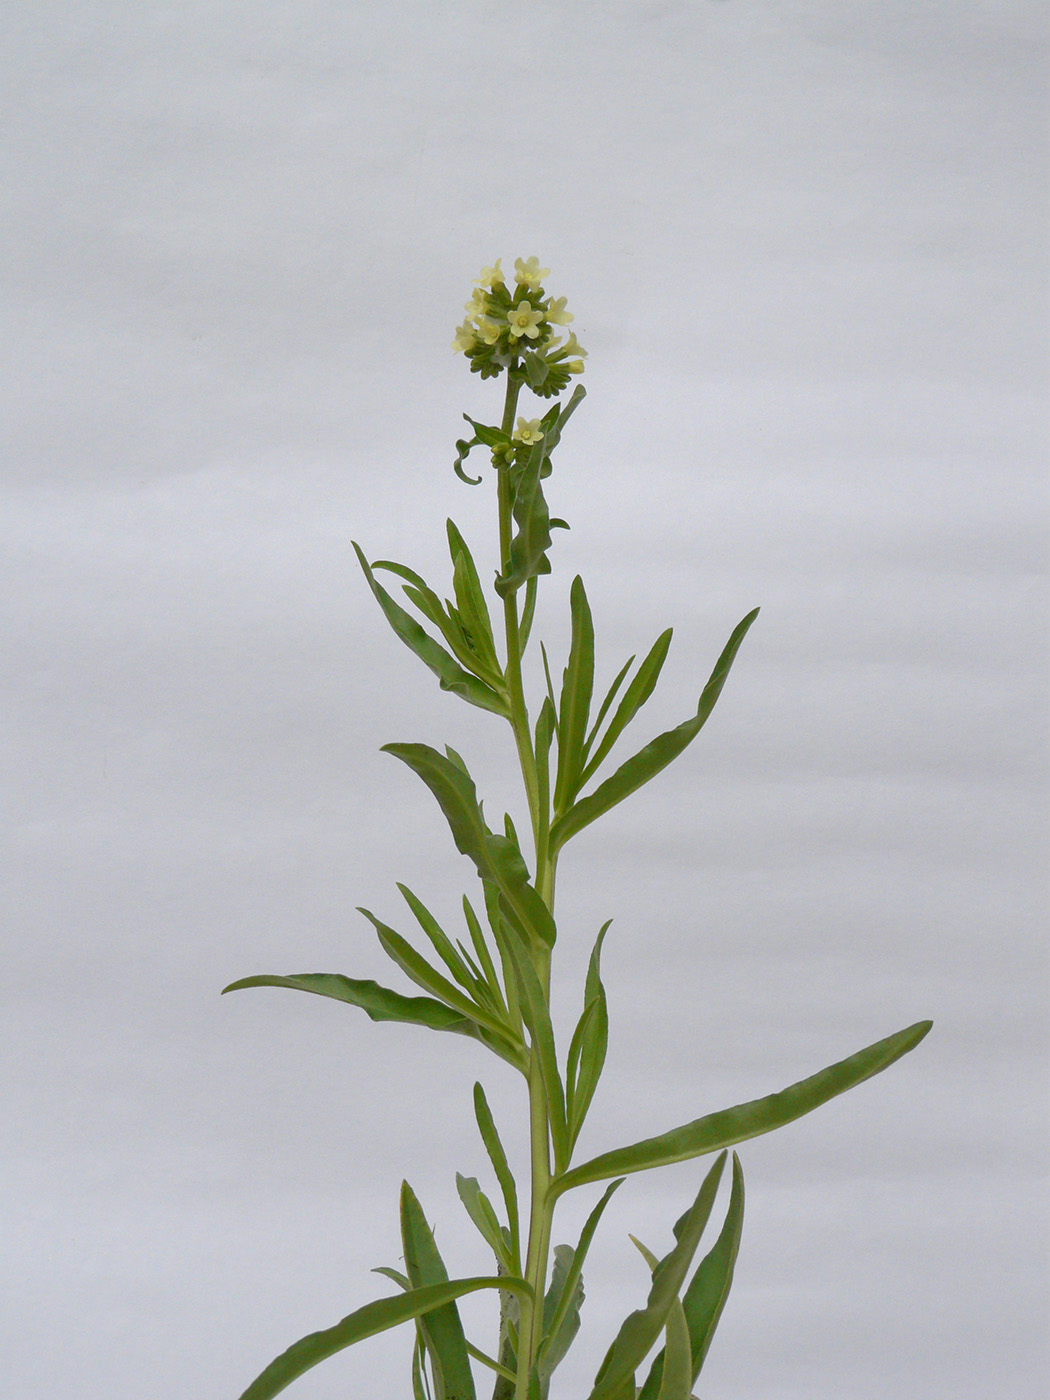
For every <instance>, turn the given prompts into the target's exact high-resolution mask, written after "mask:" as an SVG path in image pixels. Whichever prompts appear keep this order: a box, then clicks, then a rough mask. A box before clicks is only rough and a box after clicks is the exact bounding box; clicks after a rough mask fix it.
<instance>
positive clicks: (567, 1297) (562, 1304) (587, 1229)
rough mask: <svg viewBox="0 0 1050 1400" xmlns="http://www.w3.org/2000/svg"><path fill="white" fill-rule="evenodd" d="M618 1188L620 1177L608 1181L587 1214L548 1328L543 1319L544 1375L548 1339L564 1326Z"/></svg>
mask: <svg viewBox="0 0 1050 1400" xmlns="http://www.w3.org/2000/svg"><path fill="white" fill-rule="evenodd" d="M622 1184H623V1177H620V1179H619V1180H618V1181H611V1182H610V1183H609V1185H608V1186H607V1187H606V1188H605V1191H604V1192H603V1194H602V1198H601V1200H600V1201H599V1202H598V1204H597V1205H596V1206H595V1207H594V1209H593V1210H592V1211H591V1213H590V1215H588V1217H587V1219H586V1221H585V1222H584V1226H583V1229H582V1230H581V1231H580V1239H579V1243H578V1244H577V1245H576V1248H575V1249H574V1250H573V1251H572V1259H571V1261H570V1264H569V1269H568V1272H567V1274H566V1277H565V1283H564V1286H563V1287H562V1291H561V1295H560V1297H559V1299H558V1306H557V1308H556V1310H555V1313H554V1316H553V1317H552V1318H551V1320H550V1325H549V1326H547V1325H546V1318H545V1324H544V1325H545V1327H546V1336H545V1337H544V1340H543V1342H542V1343H541V1344H540V1348H539V1352H538V1354H537V1365H538V1366H539V1369H540V1370H541V1371H542V1372H543V1373H544V1374H545V1375H550V1373H551V1371H552V1370H553V1369H554V1367H553V1365H551V1366H548V1365H547V1362H546V1356H547V1350H548V1348H549V1347H550V1345H551V1340H550V1339H552V1338H554V1337H556V1336H558V1335H559V1333H560V1332H561V1328H562V1325H563V1324H564V1322H565V1319H566V1317H567V1315H568V1312H569V1309H570V1308H571V1306H572V1303H573V1299H574V1298H575V1297H576V1295H577V1286H578V1284H579V1283H580V1280H581V1278H582V1276H583V1265H584V1260H585V1259H586V1258H587V1251H588V1250H589V1249H590V1247H591V1241H592V1240H593V1239H594V1233H595V1231H596V1230H597V1228H598V1222H599V1221H600V1220H601V1218H602V1215H603V1213H604V1211H605V1207H606V1206H607V1205H608V1204H609V1201H610V1200H611V1199H612V1194H613V1192H614V1191H615V1190H616V1189H617V1187H619V1186H621V1185H622ZM581 1297H582V1290H581Z"/></svg>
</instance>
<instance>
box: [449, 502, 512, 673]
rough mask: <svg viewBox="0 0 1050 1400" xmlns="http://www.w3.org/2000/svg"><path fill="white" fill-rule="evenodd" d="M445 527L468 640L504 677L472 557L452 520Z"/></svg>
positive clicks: (455, 586) (479, 654) (490, 665)
mask: <svg viewBox="0 0 1050 1400" xmlns="http://www.w3.org/2000/svg"><path fill="white" fill-rule="evenodd" d="M445 529H446V532H447V534H448V547H449V553H450V554H451V556H452V586H453V588H454V589H455V593H456V606H457V608H458V609H459V615H460V619H461V621H462V623H463V626H464V627H465V628H466V631H467V635H468V640H469V641H470V642H471V643H472V645H473V649H474V650H475V652H476V653H477V655H478V657H479V659H480V660H481V661H482V662H483V664H484V665H485V666H487V667H488V668H489V669H490V670H492V671H494V672H495V673H496V674H497V675H499V676H502V668H501V667H500V664H499V658H498V657H497V655H496V643H495V641H494V639H493V634H492V618H491V616H490V615H489V609H488V604H487V603H486V602H485V594H484V593H483V591H482V588H481V579H480V578H479V577H478V571H477V567H476V565H475V563H474V559H473V556H472V555H471V552H470V550H469V549H468V548H467V545H466V541H465V540H464V539H463V536H462V535H461V534H460V533H459V530H458V529H457V528H456V526H455V524H454V523H453V521H451V520H449V521H446V524H445Z"/></svg>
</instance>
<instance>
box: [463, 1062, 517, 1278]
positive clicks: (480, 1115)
mask: <svg viewBox="0 0 1050 1400" xmlns="http://www.w3.org/2000/svg"><path fill="white" fill-rule="evenodd" d="M474 1116H475V1118H476V1119H477V1121H478V1132H479V1133H480V1134H481V1140H482V1142H483V1143H484V1144H485V1151H486V1152H487V1153H488V1154H489V1161H490V1162H491V1163H492V1169H493V1171H494V1172H495V1173H496V1180H497V1181H498V1182H499V1188H500V1191H502V1193H503V1204H504V1205H505V1206H506V1209H507V1222H508V1224H509V1226H510V1240H511V1246H510V1247H511V1253H512V1255H513V1258H514V1268H515V1269H517V1270H518V1271H519V1272H520V1270H521V1229H520V1223H519V1219H518V1188H517V1186H516V1184H515V1181H514V1177H513V1175H512V1173H511V1170H510V1166H509V1164H508V1162H507V1154H506V1152H504V1150H503V1143H502V1142H501V1141H500V1136H499V1133H498V1132H497V1131H496V1123H495V1120H494V1119H493V1117H492V1110H491V1109H490V1108H489V1104H488V1099H486V1097H485V1090H484V1089H483V1088H482V1087H481V1085H480V1084H475V1085H474Z"/></svg>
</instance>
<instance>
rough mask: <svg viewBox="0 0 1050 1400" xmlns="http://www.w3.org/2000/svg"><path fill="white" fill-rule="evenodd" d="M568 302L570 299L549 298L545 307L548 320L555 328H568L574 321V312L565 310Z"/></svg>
mask: <svg viewBox="0 0 1050 1400" xmlns="http://www.w3.org/2000/svg"><path fill="white" fill-rule="evenodd" d="M566 301H568V297H558V298H557V300H555V298H554V297H548V298H547V301H546V304H545V307H544V309H545V311H546V313H547V320H548V321H550V322H551V323H552V324H553V325H555V326H567V325H568V324H569V322H570V321H571V320H572V319H573V316H572V312H571V311H566V310H565V303H566Z"/></svg>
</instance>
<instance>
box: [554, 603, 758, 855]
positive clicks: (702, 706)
mask: <svg viewBox="0 0 1050 1400" xmlns="http://www.w3.org/2000/svg"><path fill="white" fill-rule="evenodd" d="M757 616H758V609H757V608H755V609H754V611H753V612H749V613H748V615H747V617H745V618H744V620H743V621H742V622H741V623H739V624H738V626H737V627H736V629H735V630H734V631H733V634H732V636H731V637H730V638H729V641H728V642H727V643H726V645H725V648H724V649H723V651H722V655H721V656H720V657H719V658H718V661H717V663H716V665H715V669H714V670H713V671H712V672H711V678H710V680H709V681H708V682H707V685H706V686H704V690H703V694H702V695H701V696H700V702H699V704H698V705H697V709H696V714H695V715H694V716H693V718H692V719H689V720H686V721H685V722H684V723H683V724H680V725H678V727H677V728H676V729H669V730H668V731H667V732H666V733H664V734H661V735H659V736H658V737H657V738H656V739H654V740H653V741H652V743H649V744H646V746H645V748H644V749H642V750H641V751H640V752H639V753H636V754H635V755H634V757H633V758H629V759H628V760H627V762H626V763H624V764H622V765H621V766H620V767H619V768H617V770H616V772H615V773H613V775H612V777H610V778H606V780H605V782H604V783H601V784H599V786H598V787H597V788H596V789H595V790H594V792H592V793H590V794H589V795H588V796H587V797H581V798H580V799H579V801H578V802H576V803H575V805H574V806H572V807H570V809H569V810H568V811H567V812H566V813H565V814H564V815H563V816H560V817H559V818H558V820H557V821H556V822H555V823H554V825H553V826H552V827H551V836H550V848H551V851H552V852H554V851H557V850H558V849H559V848H560V847H561V846H564V844H565V842H566V841H568V839H569V837H570V836H574V835H575V834H576V833H577V832H578V831H581V830H582V829H583V828H584V827H585V826H588V825H589V824H590V823H591V822H593V821H594V820H595V819H596V818H597V817H600V816H601V815H602V813H603V812H607V811H608V810H609V808H610V807H615V806H616V804H617V803H618V802H622V801H623V799H624V798H625V797H627V796H629V795H630V794H631V793H632V792H635V791H636V790H637V789H638V788H640V787H641V786H642V785H643V783H647V782H648V781H649V779H650V778H652V777H655V775H656V774H657V773H659V772H660V771H661V769H663V768H666V767H667V765H668V764H669V763H670V762H671V761H672V759H675V758H677V757H678V755H679V754H680V753H681V752H682V750H683V749H684V748H685V747H686V746H687V745H688V744H690V743H691V742H692V740H693V739H695V737H696V736H697V734H699V732H700V730H701V729H702V728H703V725H704V722H705V721H706V719H707V717H708V715H709V714H710V713H711V711H712V710H713V709H714V707H715V701H716V700H717V699H718V697H719V695H720V694H721V693H722V687H723V685H725V681H726V677H727V676H728V675H729V668H730V667H731V666H732V664H733V658H734V657H735V656H736V654H737V651H738V650H739V648H740V643H741V642H742V641H743V640H744V635H745V633H746V632H747V629H748V628H749V627H750V626H751V624H752V622H754V620H755V618H756V617H757Z"/></svg>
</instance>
